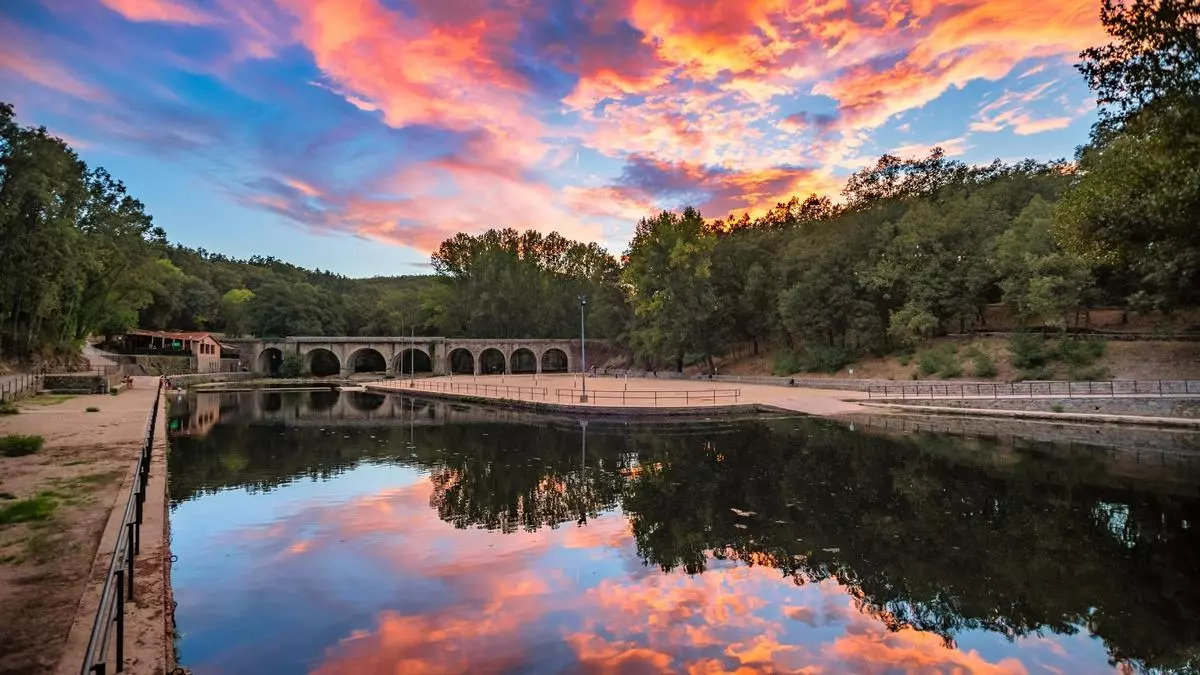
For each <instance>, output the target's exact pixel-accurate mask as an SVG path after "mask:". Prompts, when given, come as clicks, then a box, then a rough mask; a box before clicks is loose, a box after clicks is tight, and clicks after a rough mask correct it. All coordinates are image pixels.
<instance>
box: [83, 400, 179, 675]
mask: <svg viewBox="0 0 1200 675" xmlns="http://www.w3.org/2000/svg"><path fill="white" fill-rule="evenodd" d="M161 397H162V382H161V381H159V385H158V389H157V390H155V392H154V407H152V408H151V409H150V419H149V420H147V422H146V437H145V439H144V440H143V442H142V451H141V454H140V456H139V457H138V460H137V464H135V465H134V467H133V470H134V475H133V489H132V490H130V492H129V499H128V500H126V502H125V514H124V516H123V517H122V520H121V529H120V531H119V532H118V534H117V543H116V545H114V546H113V552H112V558H111V559H110V560H109V563H108V572H107V573H106V574H105V575H104V587H103V588H102V589H101V590H100V606H99V607H97V608H96V620H95V621H94V622H92V633H91V637H89V638H88V646H87V651H86V652H84V656H83V666H82V667H81V668H80V670H79V672H80V675H106V673H107V672H108V643H109V638H110V637H112V636H111V631H112V628H113V627H114V625H115V626H116V632H117V637H116V651H117V653H116V658H115V661H116V663H115V668H114V669H113V672H117V673H119V672H121V671H122V670H124V669H125V603H126V602H127V601H129V600H132V599H133V558H134V556H135V555H137V554H138V553H140V552H141V544H142V511H143V506H144V504H145V502H146V483H147V482H148V481H149V479H150V456H151V454H152V453H153V451H154V427H155V424H156V423H157V422H158V406H159V401H160V399H161Z"/></svg>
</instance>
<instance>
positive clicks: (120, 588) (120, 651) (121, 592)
mask: <svg viewBox="0 0 1200 675" xmlns="http://www.w3.org/2000/svg"><path fill="white" fill-rule="evenodd" d="M131 572H132V570H131ZM122 575H123V572H122V571H121V570H117V616H116V617H114V619H115V621H116V622H117V668H116V671H117V672H118V673H119V672H121V671H122V670H124V669H125V586H124V584H122V583H121V581H122V579H121V576H122ZM100 602H102V603H103V602H104V599H103V598H101V599H100ZM101 649H103V646H101ZM101 672H103V671H101Z"/></svg>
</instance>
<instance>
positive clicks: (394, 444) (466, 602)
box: [169, 391, 1200, 675]
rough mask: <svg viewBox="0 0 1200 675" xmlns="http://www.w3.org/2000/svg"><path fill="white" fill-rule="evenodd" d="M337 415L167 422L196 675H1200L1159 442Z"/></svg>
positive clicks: (344, 396) (1199, 643)
mask: <svg viewBox="0 0 1200 675" xmlns="http://www.w3.org/2000/svg"><path fill="white" fill-rule="evenodd" d="M351 394H352V392H340V393H339V392H332V391H326V392H246V393H227V394H216V395H214V394H206V395H202V396H199V397H195V398H192V399H185V400H183V401H180V402H177V403H176V407H175V408H174V409H173V411H172V419H174V420H179V422H178V426H179V427H180V428H179V430H178V431H177V432H176V433H175V434H174V435H173V438H172V450H171V454H170V458H169V461H170V476H171V486H170V491H171V508H172V540H173V541H172V549H173V552H174V553H176V554H177V555H179V562H178V563H177V565H176V567H175V568H174V569H173V572H172V574H173V582H174V585H175V591H176V597H177V598H178V601H179V608H178V611H177V615H176V618H177V620H178V622H179V629H180V631H181V634H182V638H181V640H180V649H181V653H182V654H183V658H184V665H186V666H188V667H189V668H191V669H192V670H193V671H194V672H195V673H196V674H197V675H205V674H206V673H227V674H231V675H240V674H242V673H257V672H263V664H270V665H271V668H270V671H271V672H276V673H318V674H321V675H331V674H341V673H347V674H348V673H356V674H358V673H362V674H365V675H383V674H384V673H388V674H389V675H390V674H391V673H397V672H438V673H526V672H547V673H573V672H594V673H598V672H604V673H615V674H624V673H670V672H683V673H688V672H697V673H699V672H702V673H719V672H739V673H768V672H809V673H812V672H822V673H843V672H846V673H892V672H896V673H900V672H905V673H910V672H911V673H951V672H954V673H977V674H982V673H1000V674H1005V675H1016V674H1017V673H1030V674H1032V673H1055V672H1066V673H1112V672H1114V667H1113V666H1114V665H1116V666H1117V668H1116V670H1117V671H1118V672H1119V671H1120V670H1122V669H1127V670H1128V671H1130V672H1156V673H1176V672H1177V673H1194V672H1196V668H1197V667H1198V666H1200V662H1198V661H1200V529H1198V528H1197V526H1196V525H1197V522H1198V521H1200V466H1197V465H1195V464H1194V463H1192V462H1190V461H1185V460H1184V457H1185V456H1186V455H1185V454H1184V452H1183V450H1184V449H1186V448H1185V446H1186V445H1187V443H1188V442H1189V441H1187V440H1186V439H1182V438H1180V437H1177V436H1169V437H1163V438H1164V439H1165V440H1164V443H1166V444H1167V446H1169V447H1168V448H1167V449H1166V450H1164V451H1163V452H1162V453H1160V454H1159V455H1155V458H1156V461H1154V462H1146V461H1141V460H1140V459H1139V460H1137V461H1130V460H1129V459H1128V458H1129V457H1130V456H1136V457H1145V456H1147V455H1146V453H1147V452H1149V451H1150V449H1152V448H1153V444H1154V442H1155V441H1154V437H1153V436H1150V435H1147V436H1140V437H1138V438H1139V440H1138V443H1139V444H1140V447H1139V449H1140V450H1141V451H1142V453H1140V454H1139V453H1137V452H1136V451H1135V452H1132V453H1131V452H1130V451H1132V450H1134V449H1133V448H1131V447H1116V446H1109V447H1102V446H1103V444H1104V439H1097V444H1096V445H1089V444H1084V443H1075V444H1074V445H1072V446H1060V445H1055V444H1053V443H1050V442H1045V441H1038V440H1033V441H1031V440H1029V439H1027V438H1023V437H1020V436H1018V435H1012V434H997V435H995V436H993V437H988V436H985V435H976V436H973V437H970V438H964V437H962V436H953V435H945V434H940V433H927V432H925V431H924V430H923V429H922V430H921V431H919V432H917V433H914V432H913V430H912V429H911V428H908V427H905V426H904V425H899V426H898V427H897V426H896V425H894V424H893V422H892V421H891V420H870V421H869V424H870V426H871V428H882V431H883V433H870V432H869V433H864V432H863V428H864V427H863V425H862V424H861V423H858V424H856V425H855V428H854V429H851V428H850V426H849V425H844V424H839V423H834V422H829V421H823V420H814V419H808V418H795V417H793V418H778V419H742V420H721V421H717V422H713V423H695V422H674V423H672V422H655V423H654V424H652V425H649V426H642V425H626V424H624V423H623V422H617V421H612V420H593V421H589V422H588V423H587V424H586V425H585V424H581V423H580V422H579V421H577V420H572V419H569V418H546V417H541V416H531V415H528V414H524V413H517V412H511V411H501V410H495V409H490V408H481V407H474V406H468V405H460V404H451V403H448V402H441V401H436V402H435V401H422V400H419V399H415V400H414V399H412V398H407V397H405V398H401V397H399V396H396V397H392V398H389V399H386V400H380V399H381V398H382V397H378V398H376V397H374V396H373V395H368V396H371V398H370V399H368V398H364V397H363V395H361V394H359V395H358V396H354V397H351ZM185 420H187V421H185ZM922 424H925V425H928V423H922ZM924 428H928V426H925V427H924ZM1045 428H1047V429H1048V428H1049V427H1048V426H1047V427H1045ZM1192 441H1194V438H1193V439H1192ZM1160 459H1161V461H1160ZM1110 662H1111V664H1110Z"/></svg>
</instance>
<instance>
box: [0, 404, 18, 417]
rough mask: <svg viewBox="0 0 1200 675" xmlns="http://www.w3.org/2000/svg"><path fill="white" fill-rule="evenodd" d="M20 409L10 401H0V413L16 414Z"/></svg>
mask: <svg viewBox="0 0 1200 675" xmlns="http://www.w3.org/2000/svg"><path fill="white" fill-rule="evenodd" d="M20 412H21V409H20V408H18V407H17V406H15V405H13V404H12V403H0V415H16V414H18V413H20Z"/></svg>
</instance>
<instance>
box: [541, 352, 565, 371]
mask: <svg viewBox="0 0 1200 675" xmlns="http://www.w3.org/2000/svg"><path fill="white" fill-rule="evenodd" d="M542 372H543V373H565V372H567V353H566V352H564V351H563V350H561V349H558V348H557V347H551V348H550V349H547V350H546V351H544V352H542Z"/></svg>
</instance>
